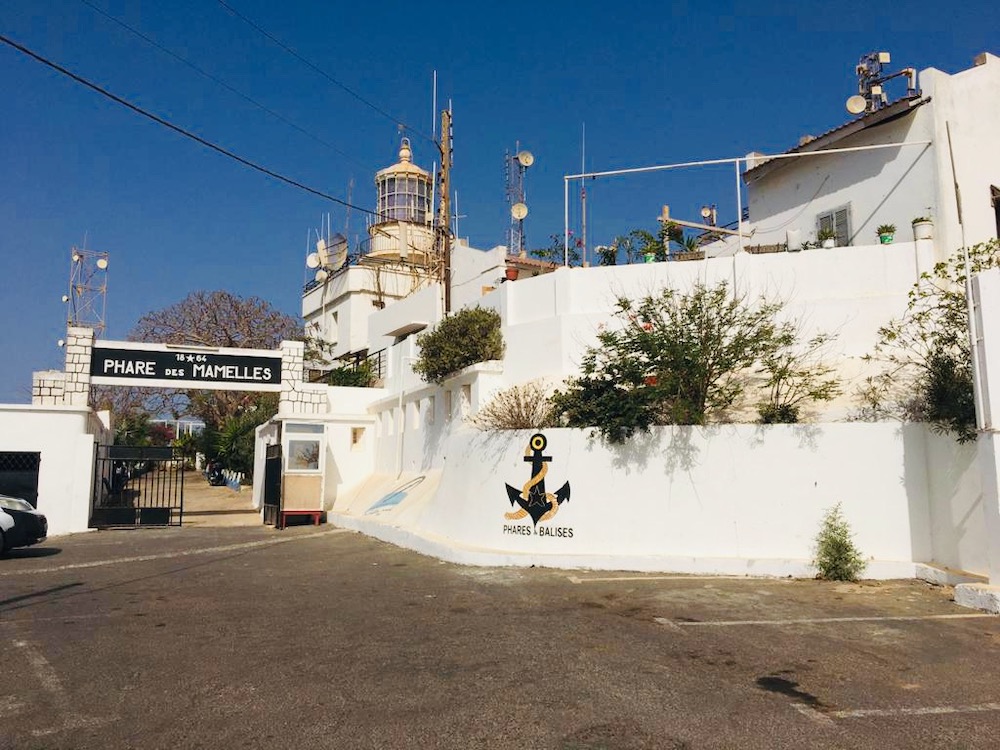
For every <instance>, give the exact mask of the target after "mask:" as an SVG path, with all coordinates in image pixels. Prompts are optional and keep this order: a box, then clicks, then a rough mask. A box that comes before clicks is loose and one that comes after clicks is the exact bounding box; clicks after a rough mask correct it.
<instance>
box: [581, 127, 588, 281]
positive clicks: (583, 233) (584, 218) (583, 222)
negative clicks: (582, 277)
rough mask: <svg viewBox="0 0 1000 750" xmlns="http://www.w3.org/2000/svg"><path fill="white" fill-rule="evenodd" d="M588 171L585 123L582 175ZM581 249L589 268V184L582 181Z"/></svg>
mask: <svg viewBox="0 0 1000 750" xmlns="http://www.w3.org/2000/svg"><path fill="white" fill-rule="evenodd" d="M586 171H587V123H583V138H582V140H581V142H580V173H581V174H583V173H584V172H586ZM580 235H581V236H580V242H582V243H583V247H582V248H580V250H581V256H582V262H583V266H584V268H586V267H587V183H586V182H584V181H583V180H580Z"/></svg>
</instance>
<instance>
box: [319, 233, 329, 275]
mask: <svg viewBox="0 0 1000 750" xmlns="http://www.w3.org/2000/svg"><path fill="white" fill-rule="evenodd" d="M316 256H317V257H318V258H319V264H320V265H321V266H322V267H323V268H326V267H327V266H329V265H330V248H329V247H328V246H327V244H326V240H324V239H323V238H322V237H321V238H320V239H319V240H317V242H316Z"/></svg>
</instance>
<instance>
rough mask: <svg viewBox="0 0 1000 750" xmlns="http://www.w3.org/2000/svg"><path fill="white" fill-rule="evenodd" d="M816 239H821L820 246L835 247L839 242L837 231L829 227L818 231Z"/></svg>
mask: <svg viewBox="0 0 1000 750" xmlns="http://www.w3.org/2000/svg"><path fill="white" fill-rule="evenodd" d="M816 239H817V240H819V244H820V247H834V246H835V245H836V244H837V233H836V232H834V231H833V229H832V228H830V227H827V228H825V229H820V230H819V231H818V232H816Z"/></svg>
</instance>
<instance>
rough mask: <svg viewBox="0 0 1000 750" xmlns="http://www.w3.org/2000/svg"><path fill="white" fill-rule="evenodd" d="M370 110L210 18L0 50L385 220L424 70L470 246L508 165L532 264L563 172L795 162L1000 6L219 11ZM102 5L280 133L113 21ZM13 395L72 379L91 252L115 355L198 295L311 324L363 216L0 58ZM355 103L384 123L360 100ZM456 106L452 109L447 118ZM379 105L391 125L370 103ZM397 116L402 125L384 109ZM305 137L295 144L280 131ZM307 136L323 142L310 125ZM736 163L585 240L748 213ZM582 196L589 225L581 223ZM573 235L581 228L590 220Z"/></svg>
mask: <svg viewBox="0 0 1000 750" xmlns="http://www.w3.org/2000/svg"><path fill="white" fill-rule="evenodd" d="M226 3H227V4H228V5H230V6H231V7H232V8H234V9H236V10H237V11H238V12H239V13H240V14H243V15H245V16H246V17H248V18H250V19H252V20H253V21H254V22H255V23H256V24H257V25H259V26H260V27H262V28H264V29H266V30H267V31H268V32H269V33H270V34H272V35H273V36H275V37H276V38H278V39H280V40H281V41H282V42H283V43H285V44H286V45H288V46H289V47H292V48H293V49H294V50H295V51H296V52H297V53H298V54H299V55H301V56H302V57H303V58H306V59H307V60H309V61H311V62H312V63H314V64H315V65H316V66H317V67H319V68H320V69H322V70H323V71H325V72H326V73H327V74H328V75H329V76H330V77H332V78H334V79H336V80H337V81H339V82H340V83H341V84H342V85H343V86H345V87H347V88H348V89H350V90H351V91H353V92H354V93H355V94H356V95H357V96H353V95H351V94H350V93H348V92H346V91H345V90H344V88H342V87H339V86H337V85H335V84H334V83H332V82H331V81H330V80H328V78H326V77H324V76H323V75H320V74H319V73H317V72H316V71H315V70H313V69H311V68H310V67H308V66H307V65H305V64H304V63H302V62H301V61H300V60H297V59H295V58H294V57H293V56H291V55H289V54H288V53H287V52H286V51H284V50H282V49H281V48H280V47H278V46H277V45H275V44H274V43H273V42H271V41H269V40H268V39H267V38H265V37H264V36H262V35H261V34H260V33H259V32H258V31H255V30H254V29H253V28H251V27H250V26H248V25H247V24H246V23H245V22H243V21H242V20H240V19H239V18H237V17H235V16H234V15H233V14H231V13H230V12H229V11H227V9H226V8H225V7H223V5H222V4H220V3H219V2H216V1H213V0H172V2H169V3H156V2H143V3H140V2H125V1H124V0H115V1H110V0H86V2H82V1H81V0H6V2H4V3H3V4H2V5H0V33H3V35H5V36H7V37H9V38H11V39H13V40H14V41H16V42H18V43H20V44H22V45H24V46H27V47H29V48H31V49H32V50H33V51H35V52H36V53H38V54H40V55H42V56H44V57H46V58H49V59H51V60H52V61H54V62H56V63H58V64H60V65H62V66H64V67H66V68H69V69H70V70H72V71H73V72H75V73H76V74H78V75H80V76H82V77H84V78H87V79H88V80H91V81H93V82H94V83H96V84H98V85H100V86H102V87H104V88H106V89H108V90H110V91H111V92H113V93H115V94H117V95H118V96H121V97H123V98H125V99H128V100H129V101H131V102H133V103H135V104H136V105H138V106H140V107H142V108H145V109H147V110H149V111H151V112H153V113H155V114H156V115H158V116H160V117H163V118H164V119H167V120H170V121H171V122H173V123H175V124H176V125H178V126H180V127H182V128H185V129H187V130H190V131H192V132H194V133H197V134H198V135H199V136H201V137H203V138H205V139H207V140H210V141H212V142H214V143H217V144H219V145H220V146H222V147H224V148H226V149H229V150H231V151H234V152H236V153H238V154H240V155H241V156H243V157H245V158H247V159H250V160H252V161H255V162H257V163H260V164H261V165H263V166H266V167H267V168H269V169H272V170H274V171H276V172H280V173H281V174H284V175H286V176H288V177H290V178H293V179H295V180H298V181H300V182H302V183H305V184H307V185H309V186H310V187H313V188H316V189H317V190H320V191H323V192H325V193H328V194H331V195H333V196H337V197H339V198H343V199H346V198H347V197H348V193H349V184H350V182H351V180H352V179H353V181H354V187H353V191H352V192H351V202H353V203H354V204H356V205H359V206H362V207H366V208H372V207H373V204H374V188H373V175H374V172H375V170H377V169H380V168H382V167H384V166H387V165H389V164H391V163H392V162H394V161H395V158H396V152H397V149H398V144H399V130H398V126H397V124H396V122H394V120H395V121H400V122H403V123H406V124H407V125H409V126H410V127H411V128H412V131H411V132H410V133H409V135H410V137H411V140H412V142H413V147H414V158H415V161H416V162H417V163H418V164H420V165H421V166H423V167H424V168H426V169H430V168H431V164H432V162H433V161H434V147H433V146H432V145H431V144H430V143H428V142H427V141H426V140H425V139H424V137H423V136H422V135H420V133H430V131H431V128H432V117H433V107H432V86H431V81H432V76H433V73H434V71H437V77H438V101H439V105H442V106H443V105H444V103H446V102H447V101H448V100H451V102H452V104H453V109H454V117H455V123H454V136H455V142H454V148H455V167H454V172H453V186H454V189H456V190H457V191H458V208H459V212H460V214H463V215H464V216H463V218H461V219H460V224H459V231H460V234H461V235H462V236H466V237H468V238H469V239H470V241H471V243H472V244H473V245H474V246H476V247H481V248H489V247H492V246H494V245H497V244H502V243H503V242H504V241H505V232H506V229H507V225H508V220H507V216H508V213H507V206H506V203H505V198H504V181H503V160H504V151H505V150H507V149H509V150H513V149H514V147H515V143H517V142H520V144H521V145H522V147H523V148H527V149H530V150H531V151H532V153H533V154H534V155H535V158H536V161H535V164H534V165H533V166H532V167H531V169H530V170H529V172H528V175H527V194H528V204H529V207H530V214H529V217H528V219H527V221H526V235H527V238H528V242H529V245H530V246H532V247H535V246H543V245H547V244H548V239H547V238H548V237H549V236H550V235H551V234H554V233H560V232H561V231H562V226H563V176H564V175H566V174H572V173H576V172H578V171H580V169H581V159H582V154H581V134H582V130H583V127H584V124H585V127H586V167H587V169H588V170H608V169H618V168H626V167H635V166H647V165H651V164H663V163H670V162H677V161H688V160H697V159H710V158H722V157H734V156H742V155H744V154H746V153H747V152H749V151H752V150H758V151H764V152H775V151H783V150H785V149H787V148H789V147H791V146H793V145H795V143H796V142H797V140H798V138H799V137H800V136H802V135H805V134H807V133H812V134H817V133H820V132H823V131H825V130H828V129H830V128H832V127H835V126H837V125H839V124H841V123H843V122H844V121H845V120H846V119H847V117H848V115H847V114H846V112H845V111H844V100H845V99H846V98H847V97H848V96H849V95H851V94H853V93H856V86H857V79H856V76H855V72H854V66H855V65H856V63H857V61H858V58H859V57H860V56H861V55H862V54H864V53H866V52H870V51H874V50H877V49H885V50H888V51H890V52H891V53H892V56H893V63H892V65H891V66H890V67H891V68H892V69H893V70H895V69H898V68H901V67H906V66H914V67H916V68H917V69H918V70H921V69H924V68H928V67H934V68H938V69H940V70H943V71H946V72H949V73H953V72H957V71H959V70H962V69H965V68H967V67H969V66H970V65H971V64H972V59H973V57H974V56H975V55H976V54H977V53H979V52H983V51H989V52H993V53H994V54H998V53H1000V37H998V30H1000V10H998V8H997V5H996V4H995V3H993V2H984V1H976V2H965V3H955V4H946V3H940V2H898V3H891V4H890V3H882V4H877V3H852V4H847V3H829V2H826V3H813V2H718V3H707V2H706V3H701V2H673V3H671V2H656V3H653V2H632V3H617V4H611V3H596V2H585V1H584V2H574V3H563V2H543V3H534V4H512V3H490V2H486V3H478V4H474V5H473V4H468V3H454V4H452V3H441V4H438V5H434V4H423V5H420V4H414V3H395V2H380V3H363V4H362V3H345V2H338V1H336V0H330V1H328V2H299V1H297V0H288V1H287V2H283V3H273V2H266V1H265V0H226ZM88 4H89V5H93V6H96V7H97V8H99V9H100V10H101V11H103V12H104V13H106V14H108V15H111V16H113V17H115V18H117V19H119V20H121V21H122V22H124V23H126V24H128V25H129V26H131V27H133V28H135V29H137V30H138V31H140V32H141V33H142V34H144V35H145V36H147V37H149V38H151V39H153V40H155V42H156V43H157V44H158V45H160V46H162V47H165V48H167V49H169V50H170V51H171V52H173V53H174V54H175V55H179V56H181V57H183V58H185V59H187V60H189V61H190V62H192V63H194V64H195V65H197V66H198V67H200V68H202V69H204V70H206V71H208V72H209V73H210V74H211V75H212V76H214V77H215V78H217V79H220V80H222V81H224V82H225V83H226V84H227V85H228V86H229V87H231V88H233V89H236V90H238V91H239V92H240V93H242V94H243V95H245V96H247V97H250V98H252V99H254V100H255V101H257V102H258V103H260V104H262V105H264V106H266V107H267V108H268V109H270V110H272V111H273V112H275V113H278V114H279V115H280V117H281V118H282V119H279V118H276V117H274V116H272V115H271V114H268V113H266V112H264V111H262V110H261V109H260V108H258V107H256V106H254V105H253V104H251V103H249V102H248V101H246V99H244V98H242V97H241V96H239V95H237V94H235V93H233V92H232V91H230V90H228V89H227V88H224V87H223V86H220V85H219V84H218V83H216V82H213V81H212V80H209V79H207V78H205V77H203V76H201V75H199V74H198V73H197V72H195V71H194V70H192V69H191V68H190V67H188V66H186V65H184V64H183V63H181V62H179V61H178V60H176V59H175V58H173V57H171V56H169V55H167V54H165V53H164V52H162V51H161V50H159V49H157V48H156V47H154V46H152V45H150V44H149V43H148V42H146V41H144V40H142V39H141V38H139V37H137V36H135V35H133V34H132V33H130V32H129V31H127V30H126V29H124V28H122V27H121V26H119V25H117V24H115V23H114V22H113V21H110V20H108V18H106V17H105V16H103V15H101V13H99V12H97V11H95V10H94V9H93V8H92V7H89V5H88ZM0 97H2V102H3V105H2V115H0V174H2V175H4V176H5V178H6V179H4V180H3V182H2V184H0V291H2V294H0V315H2V318H3V321H4V324H3V326H2V328H0V331H2V333H0V346H2V350H3V351H4V353H5V356H4V357H3V358H0V403H10V402H14V403H18V402H27V401H28V400H30V382H31V372H32V371H33V370H40V369H46V368H50V367H61V362H62V351H61V350H60V349H58V348H57V346H56V341H57V340H58V339H59V338H61V337H62V335H63V331H64V323H65V315H66V310H65V306H64V305H63V303H62V302H61V300H60V297H61V295H63V294H64V293H65V292H66V289H67V286H68V281H69V264H70V260H69V255H70V249H71V248H72V247H73V246H74V245H77V246H82V245H83V243H84V240H85V238H86V245H87V248H88V249H91V250H96V251H106V252H108V253H110V268H109V273H108V295H107V324H108V331H107V334H106V338H109V339H122V338H125V337H126V335H127V333H128V331H129V330H130V329H131V328H132V326H133V325H134V324H135V322H136V320H137V319H138V318H139V317H140V316H141V315H142V314H144V313H145V312H148V311H150V310H155V309H160V308H162V307H166V306H168V305H170V304H173V303H174V302H177V301H179V300H181V299H183V298H184V297H185V296H187V295H188V294H189V293H190V292H193V291H197V290H213V289H227V290H229V291H232V292H235V293H237V294H241V295H255V296H259V297H261V298H263V299H266V300H268V301H269V302H271V303H272V304H273V305H274V306H276V307H277V308H279V309H281V310H283V311H285V312H287V313H289V314H292V315H298V312H299V299H300V290H301V287H302V284H303V281H304V280H305V267H304V264H303V260H304V257H305V254H306V251H307V248H306V238H307V235H308V233H309V232H310V231H312V230H315V229H317V228H319V226H320V222H321V220H322V218H321V217H322V216H324V215H325V214H326V213H327V212H330V214H331V222H332V225H333V228H334V229H335V230H337V231H343V230H344V228H345V227H346V228H347V230H348V234H349V236H350V237H351V239H352V242H353V239H354V237H355V235H358V234H363V232H364V226H365V225H364V217H363V216H362V215H360V214H359V213H358V212H356V211H355V212H352V213H351V215H350V216H349V217H348V216H347V215H346V214H345V211H344V210H343V208H342V207H340V206H337V205H331V204H330V203H329V202H327V201H324V200H323V199H321V198H318V197H316V196H313V195H309V194H307V193H304V192H300V191H298V190H296V189H293V188H291V187H288V186H286V185H284V184H281V183H279V182H276V181H274V180H272V179H270V178H268V177H265V176H263V175H261V174H259V173H257V172H254V171H252V170H250V169H248V168H246V167H245V166H241V165H239V164H237V163H235V162H233V161H230V160H228V159H226V158H225V157H223V156H221V155H219V154H216V153H214V152H212V151H210V150H208V149H206V148H205V147H203V146H200V145H198V144H196V143H194V142H192V141H190V140H188V139H186V138H184V137H182V136H180V135H178V134H176V133H173V132H171V131H169V130H167V129H165V128H163V127H161V126H159V125H156V124H154V123H152V122H150V121H149V120H146V119H144V118H142V117H140V116H138V115H136V114H134V113H132V112H130V111H128V110H126V109H125V108H123V107H121V106H120V105H118V104H115V103H113V102H111V101H109V100H107V99H105V98H103V97H101V96H99V95H98V94H95V93H94V92H92V91H89V90H87V89H85V88H84V87H82V86H80V85H79V84H77V83H74V82H73V81H71V80H69V79H67V78H65V77H63V76H61V75H59V74H58V73H56V72H54V71H52V70H50V69H48V68H45V67H44V66H42V65H41V64H39V63H38V62H35V61H33V60H31V59H29V58H27V57H25V56H24V55H22V54H21V53H20V52H17V51H15V50H13V49H12V48H10V47H8V46H6V45H0ZM358 97H360V98H362V99H364V100H366V101H367V102H369V103H370V104H371V105H374V106H368V105H366V104H365V103H363V102H361V101H359V98H358ZM439 108H440V107H439ZM376 110H381V111H376ZM383 113H387V114H388V115H391V117H387V116H386V114H383ZM283 120H287V121H290V122H292V123H294V125H295V126H297V128H296V127H292V126H290V125H289V124H287V122H284V121H283ZM302 131H306V132H305V133H303V132H302ZM734 184H735V176H734V173H733V172H732V168H731V167H727V168H716V169H704V170H684V171H679V172H673V173H670V174H658V175H646V176H642V177H630V178H615V179H609V180H602V181H597V182H591V183H589V184H588V202H589V211H588V235H589V239H590V243H589V244H590V245H594V244H599V243H606V242H609V241H610V240H611V239H612V238H613V237H614V236H615V235H617V234H621V233H623V232H627V231H629V230H631V229H635V228H646V229H651V230H652V229H655V217H656V215H657V214H658V213H659V210H660V206H661V205H662V204H664V203H669V204H670V205H671V211H672V213H673V214H674V215H675V216H689V217H691V218H693V217H694V215H695V214H696V212H697V209H698V207H700V206H701V205H703V204H706V203H717V204H718V205H719V220H720V222H723V223H725V222H728V221H730V220H732V219H735V187H734ZM579 214H580V211H579V208H578V204H577V201H576V200H574V201H573V208H572V224H573V225H574V226H575V225H578V224H579ZM576 228H577V229H578V227H576Z"/></svg>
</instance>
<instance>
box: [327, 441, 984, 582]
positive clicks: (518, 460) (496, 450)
mask: <svg viewBox="0 0 1000 750" xmlns="http://www.w3.org/2000/svg"><path fill="white" fill-rule="evenodd" d="M531 434H532V433H531V432H528V431H520V432H512V433H479V432H475V431H471V430H468V429H464V430H456V431H455V432H454V433H452V434H450V435H449V436H448V437H447V439H446V440H445V446H444V448H443V451H442V453H443V455H444V456H445V459H444V461H443V471H442V474H441V479H440V486H439V487H438V489H437V491H436V493H435V494H434V495H433V497H432V498H431V499H429V500H425V501H422V502H421V503H420V504H419V507H411V504H410V502H409V501H404V502H403V503H402V504H401V505H400V506H399V507H398V509H397V510H393V511H389V512H386V513H380V514H378V516H377V518H375V519H372V518H371V517H370V516H367V515H366V512H367V510H368V509H369V508H370V506H371V504H372V503H373V502H375V501H376V500H377V499H378V498H377V497H374V494H375V493H371V494H369V495H367V496H366V495H365V494H364V493H362V494H359V495H358V496H356V497H355V498H354V499H353V502H352V503H351V505H350V507H349V508H345V509H343V515H342V516H339V517H338V518H335V519H334V522H336V523H344V524H345V525H349V526H352V527H355V528H363V529H364V530H365V531H367V532H368V533H373V534H375V535H377V536H383V538H392V539H393V540H394V541H397V542H400V543H406V544H407V545H408V546H414V547H416V548H417V549H422V548H423V549H430V548H431V547H436V548H437V549H436V552H437V553H440V548H441V546H442V545H443V546H444V547H448V548H452V549H455V550H462V551H463V560H465V561H467V562H476V561H478V562H480V563H481V564H492V563H495V562H497V561H502V562H509V563H513V564H522V565H553V566H563V567H591V568H604V569H629V570H631V569H637V570H669V571H682V572H683V571H686V572H711V573H737V574H744V573H745V574H758V575H800V576H807V575H810V574H811V573H812V572H813V571H811V569H810V561H811V559H812V557H813V553H814V550H813V545H814V540H815V536H816V534H817V532H818V530H819V528H820V522H821V519H822V516H823V514H824V512H825V511H826V510H827V509H828V508H830V507H832V506H833V505H834V504H835V503H837V502H840V503H842V506H843V512H844V515H845V516H846V518H847V519H848V521H849V522H850V524H851V526H852V528H853V530H854V532H855V541H856V543H857V545H858V546H859V548H860V549H861V550H862V552H863V553H864V554H865V555H866V556H867V557H870V558H871V561H870V567H869V575H870V576H871V577H875V578H880V577H896V576H912V575H914V571H915V563H918V562H932V561H933V562H936V563H939V564H941V565H946V566H949V567H959V565H964V566H966V569H967V570H971V572H977V573H981V572H983V568H982V561H983V557H982V554H981V549H978V550H976V549H973V547H975V546H976V545H978V544H980V543H981V539H980V540H978V541H977V540H976V539H974V538H973V537H972V535H970V533H969V532H970V529H969V528H967V527H968V526H969V524H968V519H967V518H964V517H957V516H956V514H962V513H964V515H965V516H968V514H969V513H975V512H976V511H977V510H978V507H977V505H976V503H975V500H974V498H973V495H974V494H975V493H966V494H965V495H964V497H963V500H962V502H963V503H965V506H963V507H961V508H959V507H956V508H955V509H954V510H951V511H949V509H948V508H945V507H943V506H944V505H946V504H947V503H948V502H949V501H950V499H951V498H953V497H954V496H956V495H962V494H963V492H964V489H963V487H962V483H963V479H962V477H963V475H964V473H965V471H966V470H967V469H968V466H969V459H970V455H971V454H974V450H972V451H968V450H967V451H957V452H956V451H951V452H949V451H947V450H941V446H939V445H934V446H932V447H931V448H930V449H928V444H929V442H932V439H931V438H929V437H928V435H927V430H926V428H924V427H922V426H917V425H913V426H910V427H908V428H907V429H906V430H905V431H904V430H900V428H899V427H898V426H897V425H891V424H824V425H798V426H791V425H776V426H759V425H725V426H719V427H710V428H696V427H674V428H657V429H655V430H653V431H652V432H651V433H650V434H649V435H646V436H642V437H640V438H638V439H636V440H633V441H631V442H630V443H629V444H628V445H626V446H621V447H607V446H605V445H603V444H602V443H601V442H600V441H597V440H593V439H591V438H590V437H589V435H588V434H587V431H584V430H568V429H555V430H545V431H544V434H545V435H546V437H547V438H548V447H547V448H546V450H545V454H546V455H549V456H551V457H552V461H551V462H550V463H549V469H548V475H547V477H546V488H547V490H548V491H549V492H554V491H555V490H556V489H557V488H559V487H560V486H561V485H562V483H563V482H565V481H569V482H570V488H571V496H570V500H569V502H568V503H565V504H564V505H562V506H560V508H559V511H558V513H557V515H556V516H555V517H554V518H552V519H551V520H549V521H544V522H540V523H539V524H538V525H537V528H543V527H545V528H547V529H562V532H554V534H559V533H561V534H562V536H556V535H554V534H553V535H546V536H540V535H538V534H536V533H533V532H534V530H535V528H536V527H535V526H533V525H532V523H531V520H530V518H528V519H523V520H521V521H512V520H508V519H506V518H505V517H504V514H505V513H508V512H510V511H511V509H512V508H511V504H510V502H509V500H508V498H507V493H506V490H505V488H504V484H505V483H509V484H511V485H513V486H515V487H518V488H520V487H521V486H522V485H523V483H524V482H525V481H527V479H528V477H529V476H530V470H529V465H528V464H527V463H525V461H524V454H525V446H526V444H527V440H528V437H529V436H530V435H531ZM413 475H414V473H406V474H405V475H404V476H405V477H409V476H413ZM929 477H934V482H933V483H929V481H928V478H929ZM963 523H965V524H966V526H965V527H963V525H962V524H963ZM513 527H519V528H520V530H522V531H527V532H529V533H526V534H520V533H511V530H512V528H513ZM570 530H571V532H572V536H570V535H569V534H570ZM422 545H423V546H422ZM428 545H429V546H428Z"/></svg>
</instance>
